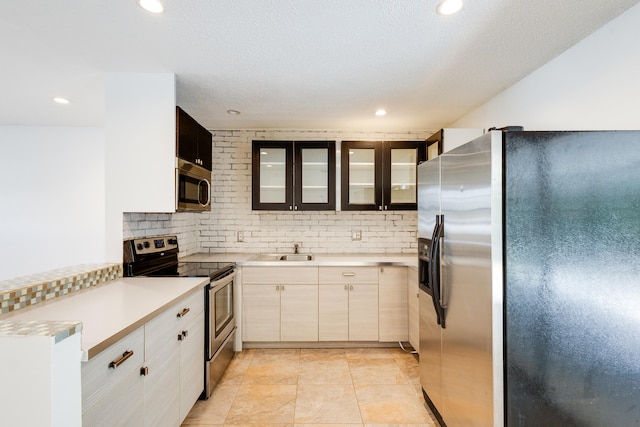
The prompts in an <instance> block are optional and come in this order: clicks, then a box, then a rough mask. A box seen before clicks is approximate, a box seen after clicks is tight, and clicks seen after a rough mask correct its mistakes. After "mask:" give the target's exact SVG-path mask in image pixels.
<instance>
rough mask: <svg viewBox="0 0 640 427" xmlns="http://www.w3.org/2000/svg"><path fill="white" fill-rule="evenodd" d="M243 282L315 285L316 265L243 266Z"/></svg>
mask: <svg viewBox="0 0 640 427" xmlns="http://www.w3.org/2000/svg"><path fill="white" fill-rule="evenodd" d="M242 283H243V284H267V285H317V284H318V267H288V266H282V267H244V268H243V269H242Z"/></svg>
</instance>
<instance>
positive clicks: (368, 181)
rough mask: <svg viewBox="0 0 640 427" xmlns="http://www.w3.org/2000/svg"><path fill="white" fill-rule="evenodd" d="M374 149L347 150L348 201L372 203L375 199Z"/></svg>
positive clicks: (360, 203)
mask: <svg viewBox="0 0 640 427" xmlns="http://www.w3.org/2000/svg"><path fill="white" fill-rule="evenodd" d="M375 153H376V152H375V150H374V149H373V148H352V149H350V150H349V203H351V204H354V205H370V204H374V203H375V201H376V199H375V182H376V181H375V178H376V170H375V158H376V157H375Z"/></svg>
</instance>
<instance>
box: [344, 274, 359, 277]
mask: <svg viewBox="0 0 640 427" xmlns="http://www.w3.org/2000/svg"><path fill="white" fill-rule="evenodd" d="M355 275H356V273H342V276H343V277H354V276H355Z"/></svg>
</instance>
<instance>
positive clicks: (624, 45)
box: [450, 5, 640, 130]
mask: <svg viewBox="0 0 640 427" xmlns="http://www.w3.org/2000/svg"><path fill="white" fill-rule="evenodd" d="M639 40H640V5H637V6H634V7H632V8H631V9H629V10H628V11H627V12H625V13H624V14H622V15H621V16H619V17H618V18H616V19H614V20H613V21H611V22H609V23H608V24H607V25H605V26H604V27H602V28H601V29H599V30H598V31H596V32H595V33H593V34H591V35H590V36H589V37H587V38H585V39H584V40H582V41H581V42H579V43H578V44H576V45H575V46H574V47H572V48H571V49H569V50H567V51H566V52H564V53H563V54H561V55H560V56H558V57H556V58H555V59H554V60H552V61H550V62H549V63H547V64H545V65H544V66H542V67H540V68H539V69H538V70H537V71H535V72H533V73H532V74H530V75H529V76H527V77H526V78H524V79H523V80H521V81H520V82H519V83H517V84H515V85H514V86H512V87H511V88H509V89H507V90H506V91H504V92H503V93H502V94H500V95H499V96H497V97H495V98H493V99H491V100H490V101H489V102H487V103H486V104H484V105H482V106H481V107H479V108H477V109H476V110H474V111H472V112H471V113H469V114H467V115H466V116H464V117H462V118H461V119H459V120H458V121H456V122H455V123H453V124H452V125H451V126H450V127H482V128H489V127H492V126H497V127H501V126H506V125H521V126H524V128H525V130H611V129H620V130H629V129H640V113H639V112H640V77H639V76H640V51H639V50H638V41H639Z"/></svg>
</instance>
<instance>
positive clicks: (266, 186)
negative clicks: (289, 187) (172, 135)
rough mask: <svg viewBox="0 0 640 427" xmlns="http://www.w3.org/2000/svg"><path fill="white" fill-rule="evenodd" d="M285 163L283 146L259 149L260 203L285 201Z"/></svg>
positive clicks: (285, 152) (285, 153) (285, 157)
mask: <svg viewBox="0 0 640 427" xmlns="http://www.w3.org/2000/svg"><path fill="white" fill-rule="evenodd" d="M286 163H287V151H286V150H285V149H284V148H262V149H261V150H260V203H285V202H286V196H287V195H286V184H287V181H286Z"/></svg>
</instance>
